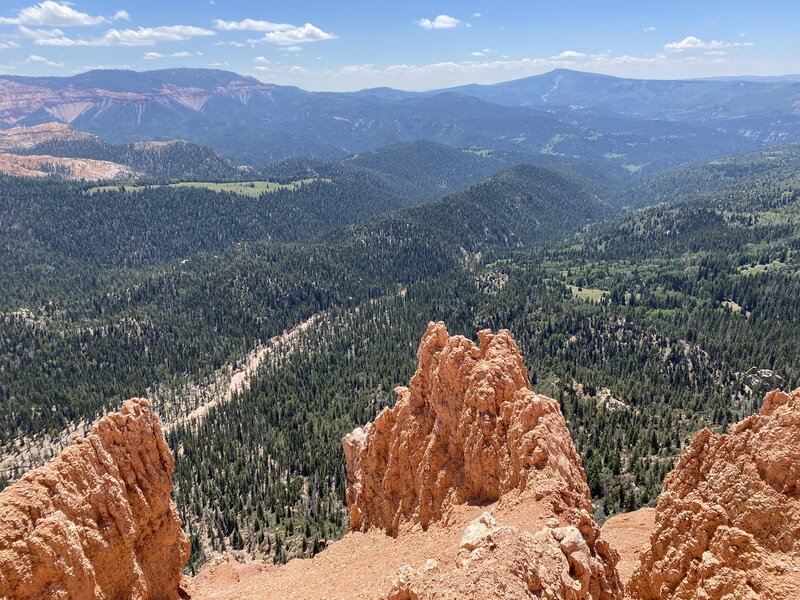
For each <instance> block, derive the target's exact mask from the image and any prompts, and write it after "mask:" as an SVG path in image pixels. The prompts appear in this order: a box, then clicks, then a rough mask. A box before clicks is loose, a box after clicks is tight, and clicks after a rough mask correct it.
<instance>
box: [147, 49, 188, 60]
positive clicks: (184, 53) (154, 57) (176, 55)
mask: <svg viewBox="0 0 800 600" xmlns="http://www.w3.org/2000/svg"><path fill="white" fill-rule="evenodd" d="M190 56H195V54H194V53H192V52H187V51H185V50H184V51H182V52H173V53H172V54H161V53H160V52H145V53H144V56H142V58H143V59H145V60H159V59H162V58H188V57H190ZM197 56H202V54H201V53H200V52H197Z"/></svg>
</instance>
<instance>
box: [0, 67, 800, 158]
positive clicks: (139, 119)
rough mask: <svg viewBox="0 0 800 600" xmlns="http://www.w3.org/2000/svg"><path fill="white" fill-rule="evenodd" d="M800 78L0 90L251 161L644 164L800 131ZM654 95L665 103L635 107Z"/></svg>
mask: <svg viewBox="0 0 800 600" xmlns="http://www.w3.org/2000/svg"><path fill="white" fill-rule="evenodd" d="M797 85H800V84H797V83H793V82H761V83H758V82H736V83H730V82H713V81H696V82H680V81H678V82H653V81H638V80H622V79H615V78H607V77H606V78H604V77H602V76H598V75H592V74H587V73H574V72H566V71H554V72H552V73H549V74H545V75H542V76H539V77H537V78H530V79H527V80H520V81H516V82H507V83H504V84H498V86H486V87H483V86H467V87H464V88H461V89H458V90H440V91H433V92H426V93H397V92H388V93H387V92H386V91H385V90H384V92H382V93H376V92H374V91H373V92H371V93H370V92H369V91H367V92H365V93H313V92H306V91H304V90H301V89H299V88H295V87H291V86H279V85H273V84H267V83H262V82H260V81H258V80H256V79H254V78H252V77H246V76H242V75H238V74H236V73H231V72H228V71H218V70H212V69H169V70H159V71H148V72H142V73H137V72H133V71H121V70H120V71H115V70H96V71H89V72H87V73H82V74H79V75H76V76H73V77H63V78H59V77H19V76H3V77H2V78H0V92H2V93H3V94H4V96H5V97H7V98H9V103H8V108H7V109H5V110H4V111H3V112H2V113H0V123H6V124H7V125H8V126H12V125H14V126H16V125H38V124H41V123H46V122H49V121H53V120H57V121H59V122H63V123H68V124H70V125H71V126H73V127H74V128H76V129H79V130H81V131H86V132H90V133H94V134H96V135H99V136H100V137H101V138H103V139H104V140H107V141H109V142H112V143H114V144H127V143H131V142H137V141H153V140H158V141H163V140H169V139H184V140H188V141H191V142H193V143H196V144H200V145H204V146H211V147H213V148H214V149H215V150H216V151H218V152H220V153H221V154H223V155H224V156H225V157H227V158H229V159H231V160H233V161H234V162H235V163H237V164H249V165H251V166H255V165H258V164H261V163H263V162H265V161H276V160H282V159H284V158H287V157H291V156H305V157H313V158H339V157H343V156H347V155H349V154H352V153H354V152H363V151H366V150H371V149H375V148H379V147H382V146H386V145H388V144H392V143H396V142H403V141H413V140H417V139H426V140H429V141H435V142H439V143H444V144H448V145H451V146H454V147H459V148H467V147H475V148H476V149H479V150H486V149H488V150H503V151H510V152H521V153H524V154H527V155H532V156H541V155H557V156H564V157H568V158H580V159H583V160H595V161H598V162H602V163H605V164H606V165H607V166H608V167H609V168H610V169H614V170H619V171H620V172H623V173H624V172H633V173H638V172H657V171H659V170H663V169H665V168H669V167H672V166H675V165H678V164H683V163H687V162H692V161H696V160H699V159H702V158H707V157H710V156H716V155H720V154H726V153H733V152H741V151H745V150H749V149H755V148H759V147H762V146H763V145H764V144H772V143H776V142H785V141H793V140H798V139H800V125H798V123H800V121H798V117H797V115H796V114H795V113H794V112H793V111H794V109H793V102H794V101H795V100H796V97H797V95H798V91H797ZM122 92H124V94H122ZM720 93H724V94H726V95H727V96H726V97H727V98H728V100H727V102H726V104H725V106H724V107H722V109H720V107H718V106H716V105H714V104H713V103H712V102H711V100H710V99H713V98H716V97H718V95H719V94H720ZM698 98H699V99H702V102H700V101H699V100H698ZM15 100H16V101H15ZM534 105H535V106H534ZM651 105H652V106H656V107H660V109H656V110H654V111H650V112H646V113H641V114H640V113H638V112H636V111H633V110H632V109H631V107H632V106H651ZM687 105H695V106H697V111H696V112H691V111H687V110H686V106H687ZM757 107H758V108H757Z"/></svg>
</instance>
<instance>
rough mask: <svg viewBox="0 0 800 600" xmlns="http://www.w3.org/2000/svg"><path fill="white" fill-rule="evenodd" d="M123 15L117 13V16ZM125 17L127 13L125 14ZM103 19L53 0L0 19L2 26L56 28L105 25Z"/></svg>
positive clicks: (46, 0)
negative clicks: (45, 26)
mask: <svg viewBox="0 0 800 600" xmlns="http://www.w3.org/2000/svg"><path fill="white" fill-rule="evenodd" d="M120 13H125V11H118V13H117V14H120ZM125 14H126V15H127V14H128V13H125ZM107 22H108V20H107V19H106V18H105V17H101V16H93V15H89V14H86V13H82V12H79V11H77V10H75V9H74V8H72V7H71V6H70V5H69V4H68V3H66V2H65V3H63V4H60V3H58V2H53V0H45V1H44V2H40V3H39V4H34V5H33V6H29V7H27V8H23V9H21V10H19V11H17V16H16V17H0V24H4V25H50V26H57V27H71V26H80V25H83V26H86V25H100V24H102V23H107Z"/></svg>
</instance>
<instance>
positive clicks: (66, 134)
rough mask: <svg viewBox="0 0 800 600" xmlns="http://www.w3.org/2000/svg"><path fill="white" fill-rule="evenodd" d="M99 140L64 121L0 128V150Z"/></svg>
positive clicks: (7, 150)
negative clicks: (50, 143) (52, 143)
mask: <svg viewBox="0 0 800 600" xmlns="http://www.w3.org/2000/svg"><path fill="white" fill-rule="evenodd" d="M80 140H88V141H99V140H100V138H98V137H97V136H94V135H92V134H91V133H84V132H82V131H77V130H75V129H73V128H72V127H70V126H69V125H65V124H64V123H55V122H51V123H42V124H41V125H34V126H33V127H13V128H11V129H0V150H1V151H3V152H14V151H15V150H25V149H28V148H33V147H34V146H37V145H38V144H44V143H47V142H56V141H80Z"/></svg>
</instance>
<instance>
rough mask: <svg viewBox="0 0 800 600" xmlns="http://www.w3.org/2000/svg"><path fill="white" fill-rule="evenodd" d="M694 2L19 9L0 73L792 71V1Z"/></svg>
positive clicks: (415, 75)
mask: <svg viewBox="0 0 800 600" xmlns="http://www.w3.org/2000/svg"><path fill="white" fill-rule="evenodd" d="M697 4H698V3H691V2H688V1H685V0H681V1H679V2H675V3H672V4H670V5H669V6H668V7H667V6H650V5H646V6H642V5H641V3H635V2H632V1H621V2H614V3H611V4H610V5H609V4H604V5H603V6H596V5H595V4H593V3H591V2H588V1H579V2H577V3H576V4H573V5H571V7H570V10H564V9H563V7H560V6H549V5H542V6H532V5H529V4H528V3H522V2H502V3H494V4H490V5H484V4H481V3H479V2H469V3H455V2H444V3H440V4H438V5H436V6H434V7H431V6H430V5H429V4H428V3H423V2H419V1H416V2H408V3H404V4H403V5H401V6H389V5H380V6H375V5H372V4H368V3H366V2H361V1H359V2H351V3H348V4H347V6H346V7H340V6H332V5H328V4H325V3H322V2H307V3H303V4H302V5H294V4H282V5H277V6H270V7H264V6H261V5H259V4H257V3H255V2H250V1H246V2H237V3H235V5H230V4H228V3H225V5H223V3H222V2H220V3H216V0H202V1H200V2H197V1H192V2H189V1H188V0H180V1H177V2H172V3H169V4H167V5H165V4H164V3H159V4H156V3H155V2H154V1H153V0H140V1H138V2H135V3H131V2H130V1H129V0H120V1H119V2H115V3H113V4H110V3H108V2H101V1H100V0H77V1H76V2H57V1H55V0H43V1H41V2H35V3H34V2H21V3H20V4H17V5H15V6H8V7H5V8H3V9H0V74H5V75H31V76H54V75H58V76H68V75H74V74H77V73H80V72H85V71H87V70H91V69H94V68H120V69H131V70H137V71H142V70H149V69H152V68H157V67H163V68H175V67H187V68H220V69H226V70H231V71H234V72H237V73H241V74H243V75H250V76H253V77H256V78H257V79H259V80H261V81H264V82H269V83H276V84H280V85H296V86H299V87H301V88H303V89H307V90H313V91H356V90H361V89H365V88H372V87H384V86H386V87H392V88H396V89H404V90H429V89H438V88H446V87H453V86H458V85H463V84H468V83H479V84H491V83H497V82H500V81H508V80H513V79H519V78H522V77H528V76H532V75H538V74H542V73H545V72H548V71H550V70H552V69H554V68H569V69H573V70H578V71H583V72H589V73H601V74H607V75H613V76H618V77H631V78H638V79H693V78H710V77H730V76H743V77H763V76H781V75H783V74H786V73H798V72H800V56H798V51H797V50H795V49H794V48H795V44H794V36H795V32H794V31H793V24H794V23H796V22H797V21H798V19H800V6H797V5H796V4H793V3H788V2H776V1H772V2H766V3H763V4H762V5H761V6H760V7H759V10H758V11H757V12H754V11H753V10H752V9H751V8H749V7H746V6H744V5H743V4H742V5H741V6H737V5H736V3H734V4H733V5H731V3H723V2H721V1H718V0H714V1H712V2H705V3H702V5H701V6H698V5H697Z"/></svg>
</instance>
